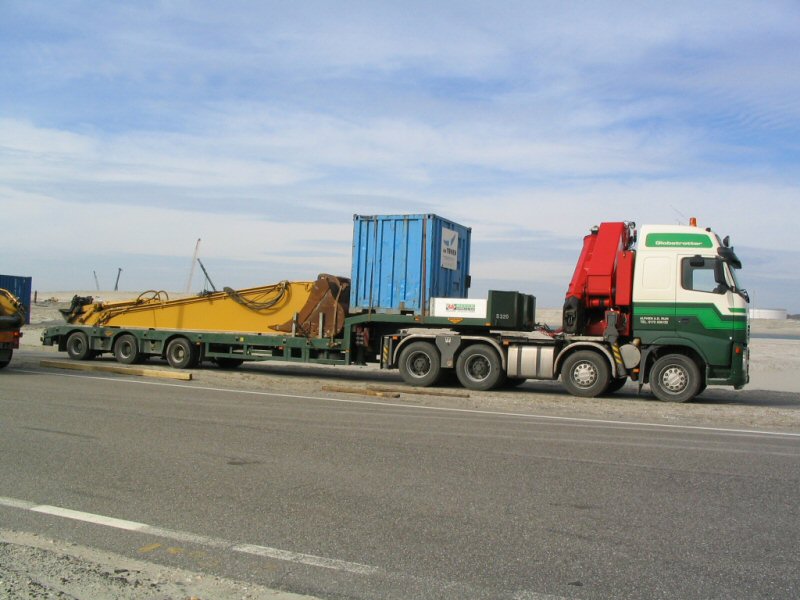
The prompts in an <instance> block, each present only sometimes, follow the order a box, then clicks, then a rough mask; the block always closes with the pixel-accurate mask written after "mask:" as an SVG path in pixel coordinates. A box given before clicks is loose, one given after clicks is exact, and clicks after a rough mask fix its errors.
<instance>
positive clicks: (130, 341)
mask: <svg viewBox="0 0 800 600" xmlns="http://www.w3.org/2000/svg"><path fill="white" fill-rule="evenodd" d="M114 358H115V359H116V360H117V362H118V363H122V364H124V365H135V364H136V363H139V362H142V353H141V352H139V343H138V342H137V341H136V337H134V336H133V335H131V334H130V333H123V334H122V335H121V336H119V337H118V338H117V340H116V341H115V342H114Z"/></svg>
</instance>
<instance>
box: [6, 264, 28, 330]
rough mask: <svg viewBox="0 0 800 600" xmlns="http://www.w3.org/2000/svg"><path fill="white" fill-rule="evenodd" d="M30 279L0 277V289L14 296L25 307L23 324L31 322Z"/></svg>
mask: <svg viewBox="0 0 800 600" xmlns="http://www.w3.org/2000/svg"><path fill="white" fill-rule="evenodd" d="M32 281H33V279H32V278H31V277H17V276H16V275H0V288H3V289H4V290H8V291H9V292H11V293H12V294H14V295H15V296H16V297H17V298H19V301H20V302H22V305H23V306H24V307H25V323H26V324H28V325H30V322H31V282H32Z"/></svg>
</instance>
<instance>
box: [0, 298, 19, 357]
mask: <svg viewBox="0 0 800 600" xmlns="http://www.w3.org/2000/svg"><path fill="white" fill-rule="evenodd" d="M24 323H25V308H24V306H23V305H22V302H21V301H20V299H19V298H17V297H16V296H15V295H14V294H12V293H11V292H10V291H8V290H7V289H5V288H0V369H4V368H5V367H7V366H8V363H10V362H11V357H12V356H13V354H14V350H16V349H17V348H19V338H21V337H22V332H21V331H20V328H21V327H22V325H23V324H24Z"/></svg>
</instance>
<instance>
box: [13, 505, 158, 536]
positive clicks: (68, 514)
mask: <svg viewBox="0 0 800 600" xmlns="http://www.w3.org/2000/svg"><path fill="white" fill-rule="evenodd" d="M28 510H31V511H33V512H38V513H43V514H45V515H53V516H54V517H64V518H65V519H72V520H73V521H84V522H86V523H94V524H95V525H105V526H106V527H113V528H114V529H125V530H127V531H141V530H142V529H145V528H147V525H145V524H144V523H137V522H135V521H125V520H124V519H115V518H114V517H105V516H103V515H95V514H92V513H86V512H81V511H79V510H71V509H69V508H61V507H59V506H48V505H47V504H42V505H40V506H33V507H31V508H30V509H28Z"/></svg>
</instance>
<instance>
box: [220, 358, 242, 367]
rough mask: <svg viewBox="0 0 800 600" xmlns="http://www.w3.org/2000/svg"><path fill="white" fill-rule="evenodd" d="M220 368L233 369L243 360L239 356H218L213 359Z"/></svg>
mask: <svg viewBox="0 0 800 600" xmlns="http://www.w3.org/2000/svg"><path fill="white" fill-rule="evenodd" d="M214 362H215V363H217V366H218V367H219V368H220V369H235V368H236V367H239V366H241V365H242V363H243V362H244V361H243V360H242V359H241V358H228V357H226V356H218V357H217V358H215V359H214Z"/></svg>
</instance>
